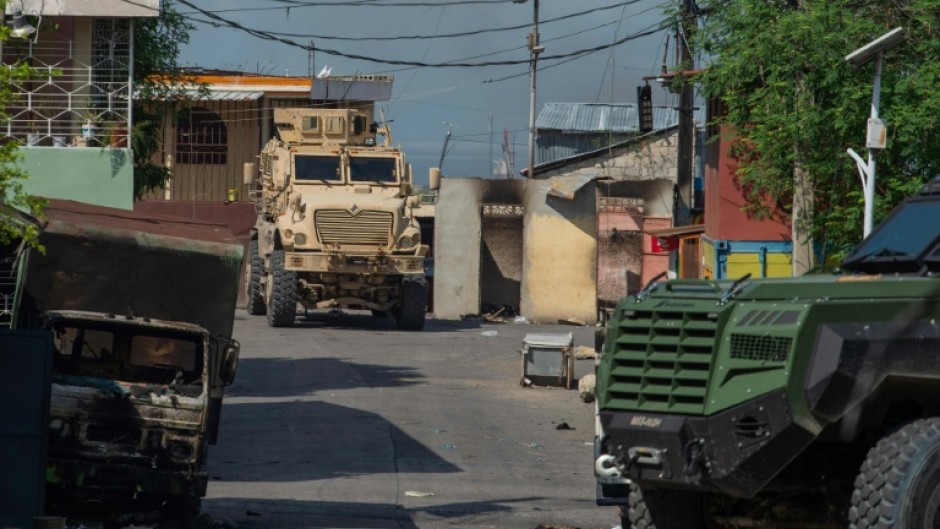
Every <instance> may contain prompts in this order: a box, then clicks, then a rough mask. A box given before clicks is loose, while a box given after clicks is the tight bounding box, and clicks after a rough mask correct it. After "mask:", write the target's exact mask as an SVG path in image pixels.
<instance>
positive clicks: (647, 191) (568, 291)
mask: <svg viewBox="0 0 940 529" xmlns="http://www.w3.org/2000/svg"><path fill="white" fill-rule="evenodd" d="M677 149H678V131H677V129H675V128H672V129H667V130H664V131H661V132H659V133H656V134H652V135H649V136H647V137H644V138H641V139H639V140H637V141H635V142H630V143H623V144H620V145H617V146H612V147H610V148H609V149H605V150H600V151H596V152H595V153H592V154H590V155H582V156H579V157H577V158H573V159H571V160H568V161H556V162H553V163H551V164H546V167H543V168H542V170H539V168H538V167H536V180H535V181H530V182H529V187H528V188H527V190H526V191H527V193H526V217H525V219H526V224H525V268H524V272H523V283H522V314H523V315H524V316H526V317H527V318H529V319H532V320H536V321H556V320H558V319H562V318H575V319H578V320H583V321H585V322H593V321H595V320H596V318H597V307H598V298H603V299H605V300H607V301H608V302H612V301H614V300H613V299H608V298H614V297H616V296H617V295H622V292H623V291H624V290H626V289H627V283H628V281H629V279H628V274H627V272H631V273H632V276H633V277H632V282H633V283H634V284H639V283H641V282H642V278H643V277H645V276H647V275H648V274H649V273H652V272H654V271H655V272H659V271H661V270H664V269H665V268H666V266H667V263H666V259H667V256H654V257H656V258H657V259H658V260H656V262H655V263H653V262H652V261H651V259H650V258H649V257H650V256H648V255H647V252H646V251H645V247H646V246H648V241H646V239H648V237H649V236H647V235H645V234H643V235H640V232H641V231H642V227H641V226H640V225H639V224H640V223H641V222H643V221H642V217H655V218H666V219H668V218H671V217H672V214H673V204H674V200H673V194H674V191H673V190H674V186H675V181H676V180H675V179H676V160H677V157H678V150H677ZM579 177H580V178H588V177H589V178H593V179H596V180H595V182H596V183H590V182H588V183H586V184H585V185H584V187H582V188H581V189H580V190H578V191H577V192H576V193H575V194H574V195H573V198H572V200H570V201H569V200H564V199H563V198H560V197H555V196H552V195H553V194H559V195H564V194H566V193H567V192H569V191H570V190H571V188H572V182H574V186H575V187H576V186H577V181H578V179H579ZM536 182H537V184H536ZM559 191H561V192H559ZM599 196H600V197H619V198H630V199H637V200H638V201H639V203H641V204H642V217H641V218H637V219H635V221H634V223H635V224H637V226H636V229H635V230H633V231H632V233H633V234H634V235H635V236H636V237H634V238H635V239H636V240H633V241H630V240H626V238H621V239H623V240H620V239H618V240H617V241H612V240H611V239H610V232H611V230H610V226H607V227H606V228H604V227H602V228H601V231H600V232H599V231H598V224H599V220H601V219H599V217H598V204H597V200H598V198H597V197H599ZM610 220H611V219H604V222H607V223H609V222H608V221H610ZM602 224H603V223H602ZM620 228H627V226H626V225H624V226H620ZM626 231H631V230H626ZM623 235H625V236H626V235H627V234H626V233H625V234H623ZM599 237H600V240H599V239H598V238H599ZM605 237H606V238H605ZM618 237H619V236H618ZM659 261H662V262H659ZM641 263H642V266H641ZM647 268H649V270H647ZM599 270H600V271H601V272H600V273H602V277H599V275H598V274H599V272H598V271H599ZM615 276H616V277H615Z"/></svg>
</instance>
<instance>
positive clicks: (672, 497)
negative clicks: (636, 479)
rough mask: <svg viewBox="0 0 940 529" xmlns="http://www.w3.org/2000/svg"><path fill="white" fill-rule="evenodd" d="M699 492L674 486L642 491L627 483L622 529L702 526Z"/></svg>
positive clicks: (663, 528)
mask: <svg viewBox="0 0 940 529" xmlns="http://www.w3.org/2000/svg"><path fill="white" fill-rule="evenodd" d="M704 514H705V513H704V510H703V509H702V493H700V492H687V491H676V490H648V491H645V492H644V491H642V490H640V487H639V486H637V485H636V484H635V483H631V484H630V494H629V496H628V497H627V505H626V506H624V507H623V509H622V511H621V514H620V525H621V527H623V529H627V528H631V529H704V528H705V520H704Z"/></svg>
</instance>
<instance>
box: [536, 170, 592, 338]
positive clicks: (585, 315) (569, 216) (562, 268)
mask: <svg viewBox="0 0 940 529" xmlns="http://www.w3.org/2000/svg"><path fill="white" fill-rule="evenodd" d="M563 178H564V177H555V178H548V179H544V180H543V179H538V180H529V181H527V182H526V195H525V208H526V211H525V222H524V228H523V229H524V232H525V235H524V240H525V248H524V250H523V271H522V286H521V294H522V299H521V303H520V305H521V306H520V309H521V313H522V315H523V316H525V317H526V318H529V319H530V320H532V321H540V322H555V321H558V320H559V319H564V318H576V319H579V320H582V321H584V322H586V323H592V322H594V321H596V319H597V281H596V263H595V259H596V255H597V241H596V233H597V218H596V214H595V208H596V204H595V200H596V198H595V186H594V184H593V183H588V184H587V185H585V186H584V187H583V188H582V189H581V190H580V191H578V192H577V193H576V194H575V196H574V199H573V200H566V199H563V198H559V197H555V196H550V195H548V191H549V189H551V185H552V183H554V182H555V180H556V179H563Z"/></svg>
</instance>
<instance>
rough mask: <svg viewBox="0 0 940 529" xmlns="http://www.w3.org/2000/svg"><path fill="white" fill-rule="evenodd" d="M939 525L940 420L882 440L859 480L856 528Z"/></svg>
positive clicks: (852, 513)
mask: <svg viewBox="0 0 940 529" xmlns="http://www.w3.org/2000/svg"><path fill="white" fill-rule="evenodd" d="M938 526H940V418H935V417H934V418H929V419H920V420H918V421H915V422H912V423H909V424H907V425H905V426H904V427H902V428H901V429H899V430H897V431H895V432H894V433H892V434H891V435H888V436H886V437H883V438H882V439H881V440H880V441H878V444H876V445H875V446H874V448H872V449H871V450H869V451H868V456H867V457H866V458H865V461H864V463H862V468H861V470H860V471H859V473H858V477H857V478H856V479H855V491H854V492H853V493H852V508H851V509H849V527H850V528H851V529H869V528H877V529H933V528H934V527H938Z"/></svg>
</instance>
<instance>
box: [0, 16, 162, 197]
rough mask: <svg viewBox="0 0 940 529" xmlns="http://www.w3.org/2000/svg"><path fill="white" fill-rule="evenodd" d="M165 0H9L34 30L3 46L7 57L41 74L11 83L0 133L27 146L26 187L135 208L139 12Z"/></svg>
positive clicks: (6, 61)
mask: <svg viewBox="0 0 940 529" xmlns="http://www.w3.org/2000/svg"><path fill="white" fill-rule="evenodd" d="M159 8H160V1H159V0H139V1H135V2H125V1H123V0H70V1H66V0H23V1H22V2H6V13H5V15H6V18H7V20H11V21H12V18H13V16H14V15H15V14H17V12H22V14H24V15H26V18H25V20H24V21H25V22H27V23H29V24H30V25H31V26H32V27H33V28H34V31H33V32H31V33H28V32H27V33H28V34H25V35H24V37H23V38H10V39H8V40H7V41H6V42H4V44H3V48H2V57H0V61H2V63H3V65H5V66H7V67H11V66H14V65H26V66H27V67H29V68H30V70H31V71H32V73H33V77H32V78H31V79H29V80H28V81H26V82H23V83H17V84H15V85H13V87H12V88H13V92H14V100H13V101H12V102H11V103H10V104H9V105H8V106H7V108H6V113H7V115H8V116H9V117H8V119H7V120H6V121H5V122H4V123H3V127H2V132H0V133H2V134H3V136H4V137H5V138H6V139H7V140H12V141H15V142H17V143H18V144H20V145H21V146H22V149H21V153H22V161H21V167H22V168H23V169H25V170H26V171H27V172H28V173H29V174H30V178H29V180H27V181H26V183H25V185H24V188H25V190H26V192H28V193H31V194H35V195H41V196H46V197H51V198H67V199H71V200H78V201H82V202H87V203H92V204H99V205H103V206H111V207H117V208H123V209H131V207H132V205H133V185H134V180H133V179H134V175H133V162H132V157H131V153H130V149H129V148H128V141H127V139H128V131H129V130H131V126H132V124H133V116H132V112H131V97H130V94H132V93H133V83H132V80H131V72H132V65H133V60H134V50H133V35H134V20H135V19H137V18H143V17H155V16H157V15H158V14H159Z"/></svg>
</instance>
